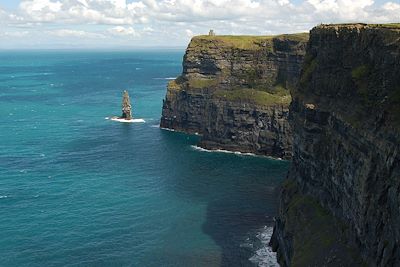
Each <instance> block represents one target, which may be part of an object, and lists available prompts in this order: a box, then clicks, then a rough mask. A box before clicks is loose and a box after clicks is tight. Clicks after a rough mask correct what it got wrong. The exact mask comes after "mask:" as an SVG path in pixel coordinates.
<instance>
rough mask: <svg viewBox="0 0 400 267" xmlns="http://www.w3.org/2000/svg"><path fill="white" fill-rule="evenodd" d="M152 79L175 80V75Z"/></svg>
mask: <svg viewBox="0 0 400 267" xmlns="http://www.w3.org/2000/svg"><path fill="white" fill-rule="evenodd" d="M153 79H154V80H175V79H176V77H166V78H153Z"/></svg>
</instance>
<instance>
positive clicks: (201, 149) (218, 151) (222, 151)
mask: <svg viewBox="0 0 400 267" xmlns="http://www.w3.org/2000/svg"><path fill="white" fill-rule="evenodd" d="M196 135H197V133H196ZM191 147H192V148H193V149H195V150H198V151H201V152H208V153H226V154H235V155H238V156H250V157H261V158H269V159H274V160H282V159H281V158H274V157H270V156H264V155H257V154H254V153H245V152H239V151H230V150H225V149H205V148H202V147H199V146H194V145H192V146H191Z"/></svg>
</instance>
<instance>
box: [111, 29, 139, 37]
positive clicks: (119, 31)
mask: <svg viewBox="0 0 400 267" xmlns="http://www.w3.org/2000/svg"><path fill="white" fill-rule="evenodd" d="M108 32H109V33H111V34H112V35H115V36H128V37H139V36H140V35H139V34H138V33H137V32H136V31H135V29H134V28H132V27H122V26H116V27H113V28H111V29H109V30H108Z"/></svg>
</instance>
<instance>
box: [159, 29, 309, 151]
mask: <svg viewBox="0 0 400 267" xmlns="http://www.w3.org/2000/svg"><path fill="white" fill-rule="evenodd" d="M307 40H308V34H292V35H279V36H197V37H194V38H193V39H192V40H191V42H190V44H189V46H188V48H187V50H186V53H185V56H184V60H183V73H182V75H181V76H180V77H178V78H177V79H176V80H174V81H171V82H170V83H169V85H168V89H167V94H166V98H165V100H164V103H163V111H162V118H161V124H160V125H161V127H163V128H169V129H174V130H177V131H182V132H186V133H197V134H199V135H201V136H202V137H201V141H200V144H199V145H200V146H201V147H203V148H207V149H226V150H231V151H240V152H251V153H255V154H261V155H268V156H273V157H279V158H284V159H289V158H290V157H291V155H292V134H291V130H290V126H289V124H288V116H289V103H290V101H291V97H290V94H289V89H290V88H294V86H295V84H296V83H297V81H298V78H299V75H300V68H301V64H302V62H303V59H304V55H305V47H306V42H307Z"/></svg>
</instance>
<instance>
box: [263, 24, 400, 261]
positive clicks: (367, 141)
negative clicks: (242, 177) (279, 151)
mask: <svg viewBox="0 0 400 267" xmlns="http://www.w3.org/2000/svg"><path fill="white" fill-rule="evenodd" d="M292 97H293V102H292V104H291V107H290V109H291V120H290V123H291V126H292V128H293V136H294V144H293V151H294V155H293V163H292V167H291V170H290V172H289V175H288V180H287V181H286V183H285V185H284V187H283V190H282V197H281V207H280V215H279V218H278V219H277V221H276V227H275V232H274V237H273V240H272V242H271V243H272V245H273V246H274V248H275V249H277V250H278V254H279V258H280V262H281V264H282V265H283V266H287V265H291V266H358V265H361V264H362V260H360V258H359V257H358V255H360V256H361V258H362V259H363V260H364V262H365V263H367V264H366V265H369V266H399V265H400V241H399V240H400V208H399V207H400V25H362V24H356V25H321V26H318V27H316V28H314V29H313V30H311V34H310V42H309V44H308V48H307V54H306V58H305V62H304V65H303V70H302V74H301V77H300V82H299V85H298V86H297V87H296V88H295V89H293V90H292ZM318 220H321V221H318ZM316 221H318V223H316ZM321 222H324V224H323V225H322V226H318V225H321ZM314 226H315V227H314ZM317 226H318V227H317ZM309 227H312V229H309ZM346 251H347V252H346ZM349 253H350V254H349Z"/></svg>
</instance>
